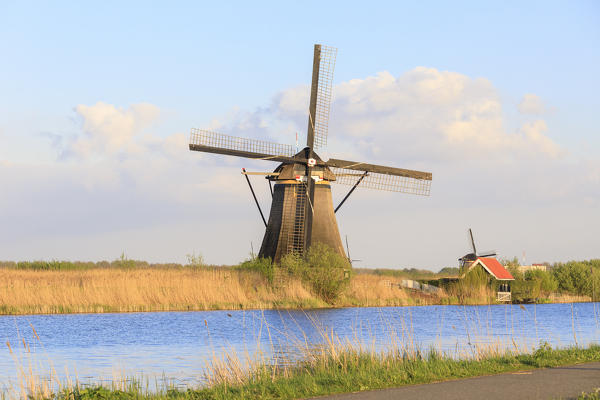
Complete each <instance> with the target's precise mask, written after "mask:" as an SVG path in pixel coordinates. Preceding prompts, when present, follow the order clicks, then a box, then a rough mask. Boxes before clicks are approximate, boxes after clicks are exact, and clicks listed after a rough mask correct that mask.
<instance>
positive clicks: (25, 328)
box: [0, 303, 600, 391]
mask: <svg viewBox="0 0 600 400" xmlns="http://www.w3.org/2000/svg"><path fill="white" fill-rule="evenodd" d="M599 321H600V303H575V304H541V305H540V304H538V305H533V304H532V305H489V306H420V307H384V308H342V309H319V310H306V311H276V310H264V311H259V310H256V311H207V312H156V313H154V312H149V313H128V314H70V315H27V316H0V339H1V340H2V344H1V347H0V390H4V391H6V390H10V388H11V387H12V388H13V390H14V387H15V385H17V384H18V379H19V375H21V376H22V375H23V373H25V374H26V375H27V374H30V373H29V372H28V371H29V368H30V367H31V368H32V371H33V375H39V376H45V375H47V374H49V372H50V371H51V370H53V371H55V373H56V374H57V375H58V376H59V377H60V379H67V378H70V379H71V381H75V380H78V381H79V382H82V383H84V384H85V383H95V382H105V383H106V382H107V381H111V380H114V379H121V378H132V377H133V378H136V377H138V378H139V377H142V379H143V380H148V381H151V382H156V381H157V380H161V379H165V378H166V379H168V381H169V382H170V383H171V384H174V385H176V386H181V387H186V386H187V387H189V386H192V387H193V386H197V385H200V384H202V383H203V382H204V378H203V376H204V372H205V367H206V366H207V363H208V362H210V360H214V359H218V358H220V357H222V356H223V355H224V354H226V353H232V352H233V353H235V354H236V355H237V357H239V358H240V359H241V360H244V359H245V358H246V357H250V358H253V357H255V356H256V355H257V354H260V355H261V357H263V358H264V359H265V360H267V361H268V362H290V360H297V359H300V358H302V354H303V352H302V349H303V348H313V347H315V346H319V345H323V344H324V343H326V342H327V341H328V340H331V338H334V340H335V341H340V342H342V343H343V342H346V341H348V342H350V343H352V344H354V345H357V344H359V343H360V345H362V346H363V347H366V348H369V349H374V350H376V351H377V350H385V349H386V348H390V346H395V347H396V348H401V349H407V350H409V351H412V350H416V349H420V350H421V351H425V352H426V351H429V349H431V348H435V349H437V350H440V351H443V352H445V353H447V354H448V355H450V356H453V357H469V356H471V355H473V354H475V353H476V352H477V351H478V349H482V348H487V347H490V348H496V349H498V348H500V349H502V348H507V349H513V350H518V351H523V350H530V349H532V348H534V347H537V346H539V344H540V343H541V342H548V343H549V344H551V345H552V346H558V347H566V346H571V345H581V346H585V345H588V344H590V343H600V325H599ZM21 368H22V369H23V371H20V369H21ZM30 375H31V374H30Z"/></svg>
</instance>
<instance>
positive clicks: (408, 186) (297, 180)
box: [189, 44, 431, 261]
mask: <svg viewBox="0 0 600 400" xmlns="http://www.w3.org/2000/svg"><path fill="white" fill-rule="evenodd" d="M336 55H337V49H335V48H333V47H328V46H322V45H319V44H316V45H315V49H314V59H313V74H312V85H311V90H310V104H309V109H308V110H309V113H308V133H307V137H306V147H305V148H304V149H302V150H301V151H300V152H296V151H295V150H294V147H293V146H291V145H285V144H278V143H272V142H266V141H262V140H255V139H245V138H239V137H233V136H227V135H223V134H220V133H216V132H210V131H206V130H200V129H192V132H191V135H190V145H189V148H190V150H194V151H203V152H208V153H217V154H225V155H230V156H238V157H245V158H251V159H259V160H267V161H274V162H278V163H280V165H279V166H278V167H277V168H275V170H274V171H273V172H267V173H249V172H246V171H245V170H243V173H244V174H246V178H248V174H260V175H265V176H266V178H267V179H268V180H269V185H271V183H274V185H273V187H272V189H271V195H272V203H271V212H270V215H269V219H268V223H267V221H265V219H264V216H263V222H264V224H265V227H266V232H265V236H264V238H263V241H262V246H261V248H260V251H259V254H258V255H259V257H265V258H266V257H270V258H271V259H272V260H273V261H279V259H280V258H281V257H282V256H283V255H285V254H287V253H291V252H296V253H299V254H304V252H306V250H307V249H308V248H309V247H310V245H311V244H312V243H317V242H321V243H324V244H326V245H328V246H330V247H331V248H333V249H334V250H335V251H337V252H339V253H340V254H341V255H344V248H343V245H342V240H341V238H340V233H339V230H338V226H337V221H336V218H335V213H336V211H337V210H338V209H339V208H340V207H341V205H342V204H343V203H344V202H345V201H346V200H347V199H348V197H349V196H350V194H352V192H353V191H354V189H356V187H357V186H358V185H361V187H368V188H372V189H378V190H388V191H394V192H402V193H410V194H417V195H424V196H428V195H429V189H430V186H431V173H429V172H421V171H412V170H408V169H401V168H394V167H386V166H382V165H374V164H367V163H364V162H355V161H346V160H338V159H334V158H330V159H329V160H327V161H323V160H322V159H321V158H320V157H319V156H318V155H317V154H316V153H315V149H318V148H323V147H324V146H326V145H327V130H328V129H327V124H328V121H329V105H330V102H331V92H332V80H333V69H334V66H335V57H336ZM331 182H335V183H341V184H346V185H351V186H352V188H351V189H350V191H349V192H348V193H347V194H346V196H345V197H344V199H343V200H342V201H341V202H340V204H339V205H338V206H337V207H336V208H335V209H334V208H333V200H332V197H331V186H330V183H331ZM248 184H250V180H248ZM250 189H251V190H252V194H253V196H254V190H253V189H252V186H251V185H250ZM254 199H255V201H256V196H254ZM256 204H257V206H258V207H259V211H260V212H261V216H262V211H261V210H260V205H259V204H258V201H257V202H256Z"/></svg>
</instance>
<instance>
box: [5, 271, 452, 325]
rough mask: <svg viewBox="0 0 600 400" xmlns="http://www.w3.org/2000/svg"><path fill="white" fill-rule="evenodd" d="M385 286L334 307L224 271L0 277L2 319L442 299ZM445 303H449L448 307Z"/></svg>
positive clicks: (353, 287)
mask: <svg viewBox="0 0 600 400" xmlns="http://www.w3.org/2000/svg"><path fill="white" fill-rule="evenodd" d="M396 281H400V279H399V278H393V277H392V278H387V277H386V278H385V279H382V278H381V277H379V276H375V275H367V274H360V275H357V276H355V277H353V278H352V280H351V282H350V285H349V287H348V289H347V290H346V292H345V293H344V294H343V295H342V296H341V297H340V298H339V299H338V301H336V303H335V304H328V303H326V302H324V301H323V300H322V299H320V298H319V297H318V296H316V295H315V294H314V293H312V291H311V289H310V287H306V285H304V284H303V283H302V282H301V281H300V280H298V279H294V278H291V277H286V278H285V279H279V280H276V281H275V282H274V283H273V284H270V283H269V282H268V281H267V280H266V279H265V278H264V276H263V275H262V274H260V273H259V272H255V271H243V270H235V269H225V268H206V269H204V268H133V269H115V268H111V269H87V270H73V271H43V270H15V269H0V314H4V315H15V314H56V313H102V312H140V311H204V310H235V309H274V308H277V309H286V308H287V309H294V308H324V307H331V306H336V307H347V306H401V305H418V304H423V305H425V304H437V303H439V302H443V301H446V299H447V296H431V295H421V294H418V293H415V294H412V293H409V292H408V291H407V290H404V289H400V288H398V287H396V286H390V285H389V282H396ZM450 300H451V299H449V300H448V301H450Z"/></svg>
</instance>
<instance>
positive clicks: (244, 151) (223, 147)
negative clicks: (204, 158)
mask: <svg viewBox="0 0 600 400" xmlns="http://www.w3.org/2000/svg"><path fill="white" fill-rule="evenodd" d="M189 148H190V150H194V151H203V152H206V153H216V154H225V155H230V156H237V157H245V158H253V159H259V160H270V161H278V162H294V158H293V157H294V146H291V145H287V144H280V143H274V142H267V141H264V140H256V139H247V138H241V137H236V136H229V135H223V134H221V133H217V132H212V131H207V130H203V129H195V128H193V129H192V132H191V134H190V145H189Z"/></svg>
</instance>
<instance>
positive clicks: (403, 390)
mask: <svg viewBox="0 0 600 400" xmlns="http://www.w3.org/2000/svg"><path fill="white" fill-rule="evenodd" d="M597 388H600V362H593V363H586V364H578V365H570V366H566V367H556V368H548V369H536V370H531V371H522V372H509V373H505V374H500V375H490V376H481V377H477V378H467V379H460V380H455V381H446V382H439V383H430V384H425V385H412V386H404V387H400V388H393V389H382V390H373V391H369V392H359V393H348V394H339V395H334V396H327V397H323V398H321V399H332V400H334V399H335V400H381V399H402V400H411V399H415V400H416V399H419V400H429V399H432V400H433V399H435V400H470V399H478V400H479V399H484V400H496V399H498V400H518V399H527V400H530V399H543V400H547V399H573V398H577V396H579V395H580V394H581V393H582V392H586V393H590V392H594V391H595V390H596V389H597Z"/></svg>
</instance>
